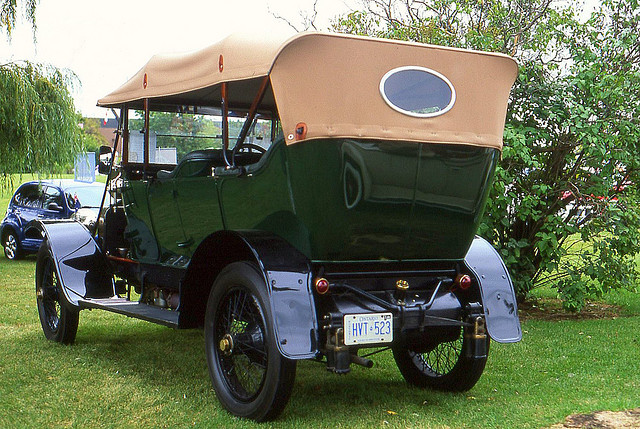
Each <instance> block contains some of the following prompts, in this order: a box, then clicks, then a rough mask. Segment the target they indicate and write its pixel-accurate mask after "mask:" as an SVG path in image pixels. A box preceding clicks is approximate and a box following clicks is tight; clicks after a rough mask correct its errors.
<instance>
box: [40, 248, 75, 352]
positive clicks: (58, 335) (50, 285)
mask: <svg viewBox="0 0 640 429" xmlns="http://www.w3.org/2000/svg"><path fill="white" fill-rule="evenodd" d="M62 293H63V292H62V289H61V285H60V280H59V279H58V272H57V271H56V267H55V265H54V262H53V255H52V254H51V250H49V247H48V246H47V245H46V243H45V244H43V245H42V246H41V247H40V250H39V251H38V261H37V262H36V298H37V303H38V315H39V316H40V324H41V325H42V331H43V332H44V336H45V337H46V338H47V339H49V340H52V341H56V342H58V343H63V344H72V343H73V342H74V341H75V339H76V333H77V332H78V319H79V311H78V310H76V309H74V308H71V307H70V305H69V304H67V301H66V299H65V298H64V296H62Z"/></svg>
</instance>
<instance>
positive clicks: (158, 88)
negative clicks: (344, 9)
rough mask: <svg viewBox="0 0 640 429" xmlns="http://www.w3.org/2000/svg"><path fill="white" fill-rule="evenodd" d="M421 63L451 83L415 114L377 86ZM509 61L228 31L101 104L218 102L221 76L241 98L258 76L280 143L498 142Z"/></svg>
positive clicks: (442, 50)
mask: <svg viewBox="0 0 640 429" xmlns="http://www.w3.org/2000/svg"><path fill="white" fill-rule="evenodd" d="M411 66H415V67H421V68H426V69H429V70H432V71H435V72H436V73H437V74H439V75H441V76H444V77H445V78H446V79H447V80H448V81H449V82H450V84H451V86H452V87H453V88H454V89H455V102H454V103H453V106H452V107H451V108H450V110H448V111H447V112H446V113H444V114H441V115H439V116H434V117H414V116H409V115H406V114H403V113H401V112H399V111H397V110H394V109H392V108H391V107H390V106H389V104H388V103H387V102H385V100H384V98H383V96H382V95H381V91H380V82H381V79H382V78H383V76H385V74H387V73H388V72H389V71H390V70H394V69H397V68H399V67H411ZM516 75H517V65H516V63H515V61H514V60H513V59H511V58H510V57H508V56H506V55H502V54H494V53H486V52H478V51H469V50H462V49H454V48H447V47H442V46H433V45H424V44H417V43H408V42H399V41H393V40H386V39H373V38H365V37H358V36H350V35H342V34H331V33H300V34H298V35H296V36H294V37H292V38H290V39H288V40H286V41H283V40H275V41H273V40H268V39H261V40H252V39H249V38H246V37H242V36H238V35H232V36H229V37H227V38H226V39H224V40H222V41H221V42H219V43H217V44H214V45H212V46H209V47H207V48H205V49H202V50H200V51H197V52H193V53H189V54H184V55H158V56H154V57H153V58H151V60H150V61H149V62H148V63H147V64H146V65H145V66H144V67H143V68H142V69H141V70H140V71H138V73H137V74H136V75H135V76H133V77H132V78H131V79H130V80H129V81H128V82H126V83H125V84H124V85H123V86H122V87H120V88H118V89H117V90H115V91H114V92H112V93H111V94H109V95H107V96H106V97H104V98H102V99H100V100H99V101H98V105H99V106H103V107H122V106H124V105H127V106H128V107H133V108H140V107H141V106H142V103H141V100H143V99H145V98H148V99H150V103H151V106H152V107H151V108H152V109H153V106H154V105H181V104H189V105H204V106H219V104H220V100H221V96H220V84H221V83H222V82H228V83H229V91H228V92H229V95H228V98H229V104H230V106H231V107H232V108H233V107H234V106H236V107H237V108H240V107H248V106H249V105H250V104H251V101H252V100H253V98H254V97H255V95H256V94H257V93H258V88H259V87H260V83H261V81H262V79H263V78H264V77H265V76H269V77H270V81H271V89H272V91H269V92H268V93H267V95H266V96H265V98H264V100H263V105H262V108H263V109H269V110H275V109H276V108H277V111H278V113H279V115H280V119H281V121H282V127H283V131H284V134H285V138H286V139H287V143H293V142H295V141H298V140H300V139H301V138H300V136H296V134H295V131H296V129H297V128H300V124H304V125H305V126H306V135H305V136H304V137H303V138H302V139H306V140H309V139H316V138H323V137H344V138H373V139H383V140H403V141H416V142H433V143H451V144H470V145H474V146H486V147H494V148H498V149H501V148H502V133H503V128H504V119H505V114H506V108H507V102H508V97H509V92H510V90H511V85H512V84H513V82H514V80H515V78H516Z"/></svg>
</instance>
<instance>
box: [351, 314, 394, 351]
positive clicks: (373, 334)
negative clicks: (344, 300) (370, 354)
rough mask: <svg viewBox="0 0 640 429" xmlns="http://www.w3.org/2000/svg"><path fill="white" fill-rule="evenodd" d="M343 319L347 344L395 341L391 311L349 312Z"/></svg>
mask: <svg viewBox="0 0 640 429" xmlns="http://www.w3.org/2000/svg"><path fill="white" fill-rule="evenodd" d="M343 321H344V325H343V326H344V344H345V345H347V346H351V345H354V344H373V343H390V342H392V341H393V315H392V314H391V313H367V314H347V315H345V316H344V319H343Z"/></svg>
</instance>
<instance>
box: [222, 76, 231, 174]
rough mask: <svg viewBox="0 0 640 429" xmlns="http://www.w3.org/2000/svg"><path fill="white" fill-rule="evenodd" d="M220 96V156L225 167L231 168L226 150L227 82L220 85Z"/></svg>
mask: <svg viewBox="0 0 640 429" xmlns="http://www.w3.org/2000/svg"><path fill="white" fill-rule="evenodd" d="M220 98H221V99H222V156H223V157H224V162H225V164H227V168H233V165H232V164H231V162H229V157H228V154H227V151H228V150H229V104H228V100H227V82H222V84H221V86H220Z"/></svg>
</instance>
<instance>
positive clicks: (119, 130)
mask: <svg viewBox="0 0 640 429" xmlns="http://www.w3.org/2000/svg"><path fill="white" fill-rule="evenodd" d="M111 111H112V112H113V115H114V116H115V117H116V120H117V121H118V127H117V128H116V138H115V140H114V142H113V150H112V151H111V160H110V162H109V172H108V173H107V183H105V185H104V192H103V194H102V200H101V201H100V208H99V209H98V217H97V218H96V224H95V225H94V227H93V231H91V236H92V237H95V235H96V233H97V232H98V225H99V223H100V222H98V221H99V220H100V214H101V213H102V207H104V201H105V199H106V198H107V192H109V183H110V182H111V171H112V170H113V164H114V163H115V161H116V152H117V151H118V142H119V141H120V136H121V135H122V117H123V116H124V114H123V112H124V111H126V109H125V108H124V107H122V108H120V116H119V117H118V115H117V114H116V111H115V110H113V109H111Z"/></svg>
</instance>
